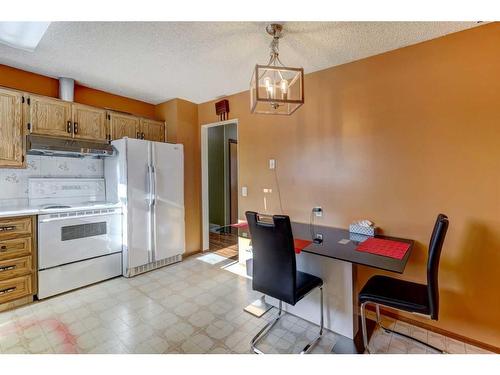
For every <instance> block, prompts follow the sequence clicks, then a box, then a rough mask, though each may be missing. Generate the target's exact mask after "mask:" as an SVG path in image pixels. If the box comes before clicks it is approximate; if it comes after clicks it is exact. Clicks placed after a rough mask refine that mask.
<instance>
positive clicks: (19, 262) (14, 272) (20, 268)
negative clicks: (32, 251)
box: [0, 257, 32, 280]
mask: <svg viewBox="0 0 500 375" xmlns="http://www.w3.org/2000/svg"><path fill="white" fill-rule="evenodd" d="M31 269H32V262H31V257H22V258H17V259H9V260H2V261H0V280H7V279H12V278H14V277H18V276H23V275H27V274H30V273H31Z"/></svg>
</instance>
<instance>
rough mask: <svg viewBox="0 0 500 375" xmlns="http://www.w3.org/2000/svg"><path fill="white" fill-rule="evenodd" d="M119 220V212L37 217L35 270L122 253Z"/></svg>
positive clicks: (74, 213)
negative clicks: (36, 265) (36, 258)
mask: <svg viewBox="0 0 500 375" xmlns="http://www.w3.org/2000/svg"><path fill="white" fill-rule="evenodd" d="M110 211H111V212H110ZM121 217H122V216H121V212H120V211H119V210H117V211H113V210H93V211H82V212H70V213H61V214H50V215H40V216H38V269H39V270H43V269H47V268H51V267H55V266H60V265H62V264H67V263H72V262H77V261H80V260H84V259H90V258H95V257H99V256H103V255H108V254H112V253H116V252H120V251H122V222H121Z"/></svg>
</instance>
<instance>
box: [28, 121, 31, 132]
mask: <svg viewBox="0 0 500 375" xmlns="http://www.w3.org/2000/svg"><path fill="white" fill-rule="evenodd" d="M28 130H29V131H31V123H29V122H28Z"/></svg>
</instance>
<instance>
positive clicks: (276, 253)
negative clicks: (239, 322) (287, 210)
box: [245, 211, 297, 304]
mask: <svg viewBox="0 0 500 375" xmlns="http://www.w3.org/2000/svg"><path fill="white" fill-rule="evenodd" d="M245 215H246V218H247V222H248V227H249V229H250V235H251V237H252V250H253V280H252V286H253V289H254V290H257V291H259V292H262V293H264V294H266V295H268V296H270V297H274V298H277V299H279V300H281V301H283V302H286V303H290V304H295V302H296V301H295V289H296V283H297V280H296V278H297V265H296V262H295V250H294V245H293V235H292V226H291V224H290V218H289V217H288V216H284V215H274V216H273V222H272V223H268V222H262V221H260V220H259V218H258V214H257V213H256V212H251V211H248V212H246V213H245Z"/></svg>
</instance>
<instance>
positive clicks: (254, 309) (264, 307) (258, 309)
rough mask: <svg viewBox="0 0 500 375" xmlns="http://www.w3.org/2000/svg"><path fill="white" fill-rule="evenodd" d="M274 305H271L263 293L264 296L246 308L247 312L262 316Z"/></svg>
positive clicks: (258, 316)
mask: <svg viewBox="0 0 500 375" xmlns="http://www.w3.org/2000/svg"><path fill="white" fill-rule="evenodd" d="M272 307H273V306H272V305H270V304H268V303H267V302H266V296H265V295H262V297H260V298H259V299H256V300H255V301H253V302H252V303H251V304H250V305H248V306H247V307H245V309H244V310H245V311H246V312H247V313H250V314H252V315H253V316H256V317H257V318H260V317H261V316H262V315H264V314H265V313H266V312H268V311H269V310H271V308H272Z"/></svg>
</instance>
